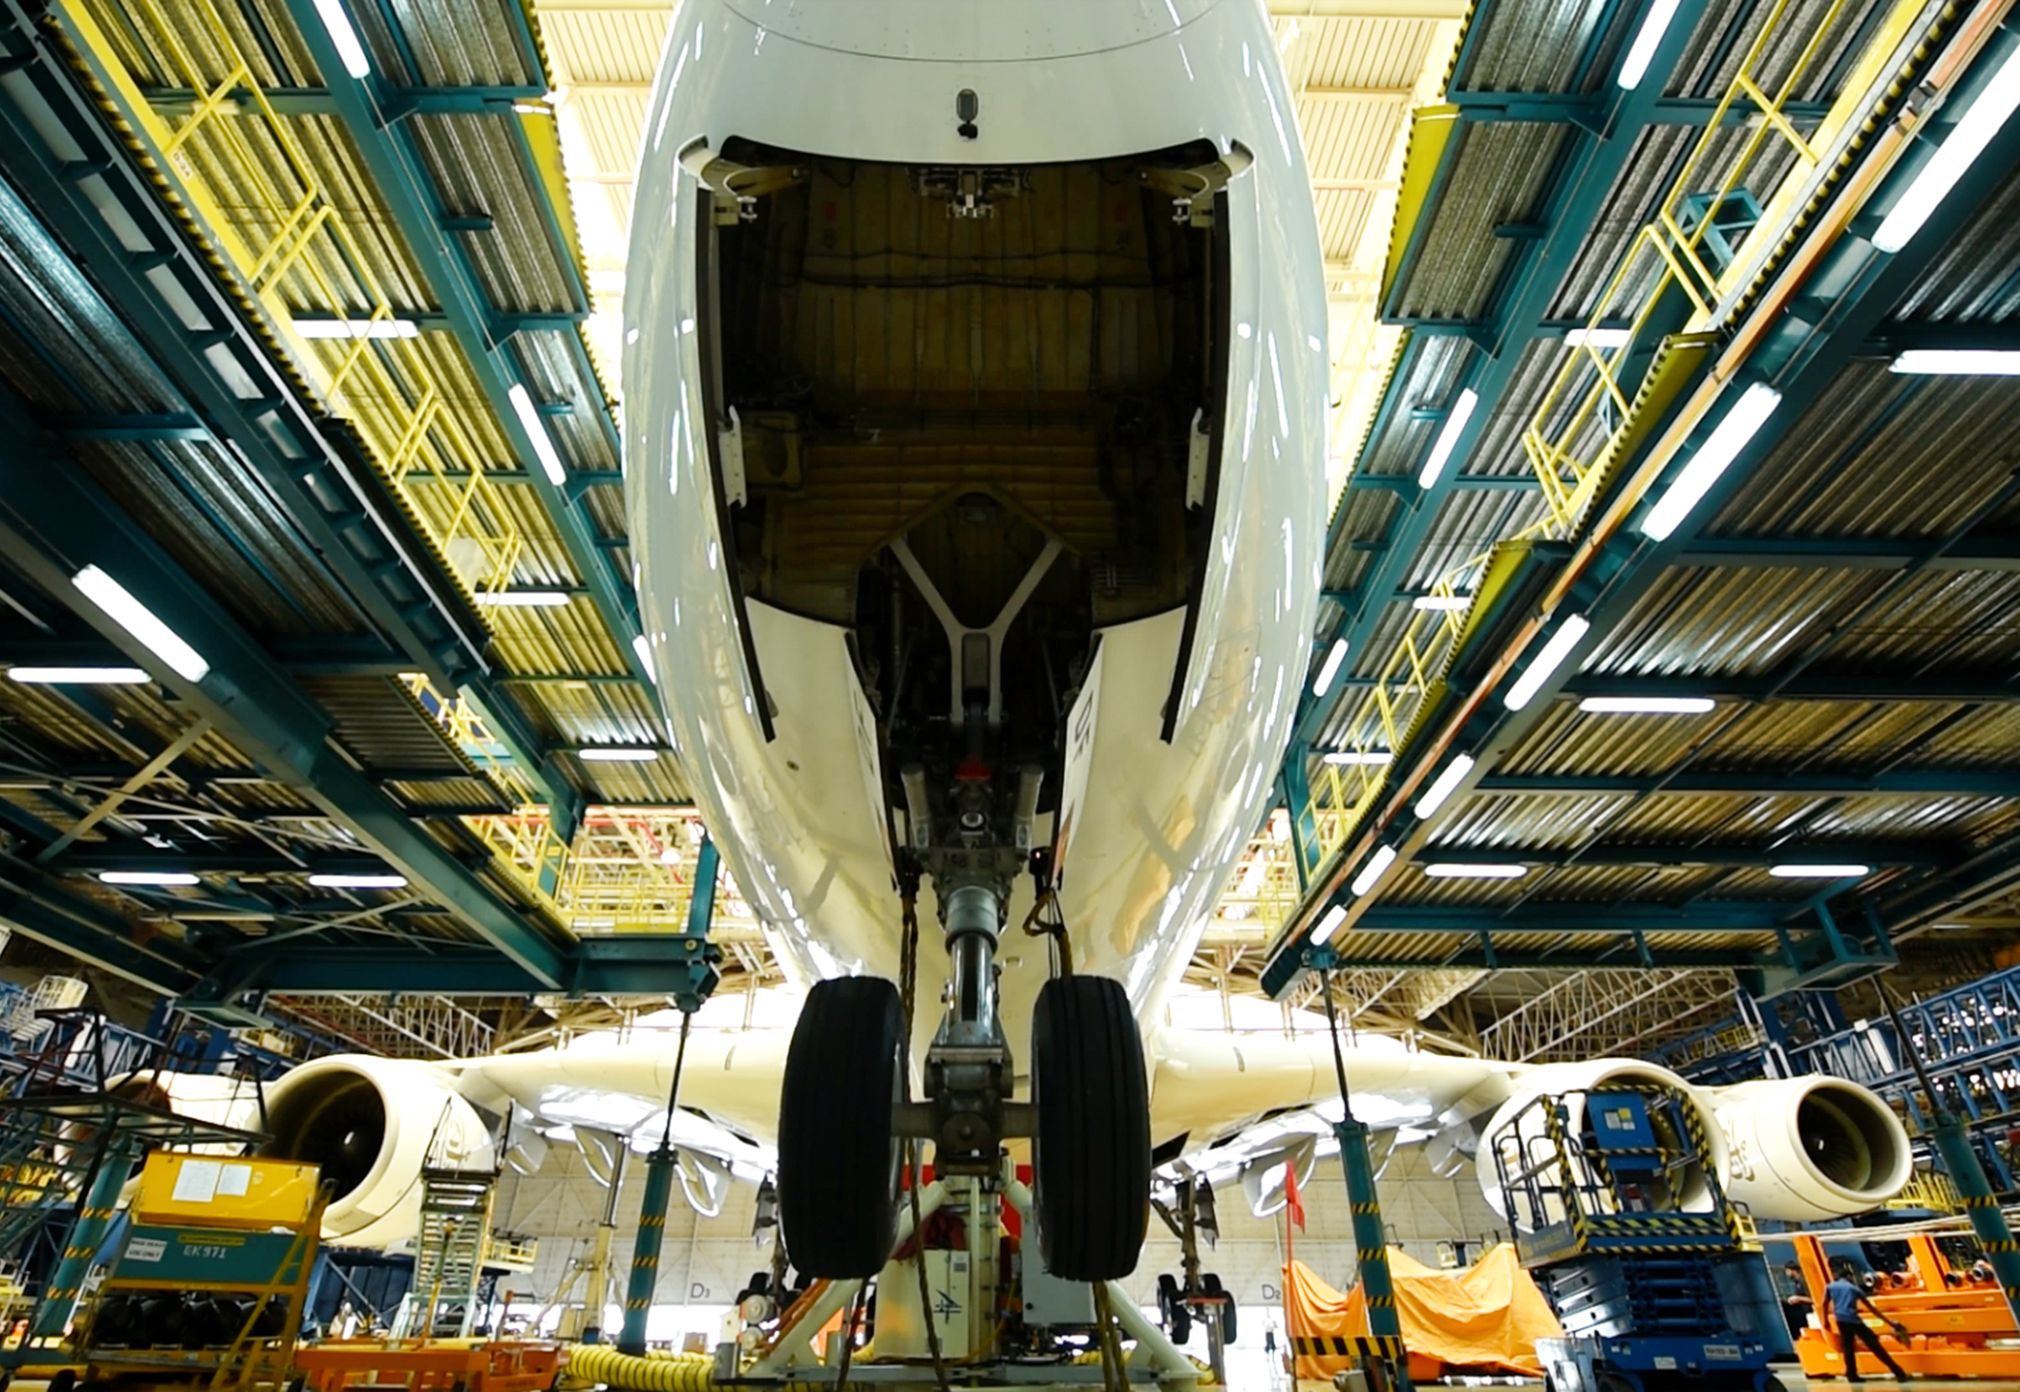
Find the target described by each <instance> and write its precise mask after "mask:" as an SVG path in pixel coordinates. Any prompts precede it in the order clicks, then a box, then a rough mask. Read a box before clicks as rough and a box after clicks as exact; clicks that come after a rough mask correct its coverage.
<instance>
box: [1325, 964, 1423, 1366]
mask: <svg viewBox="0 0 2020 1392" xmlns="http://www.w3.org/2000/svg"><path fill="white" fill-rule="evenodd" d="M1319 980H1320V984H1321V985H1322V986H1323V988H1324V989H1323V990H1322V991H1321V992H1320V994H1321V995H1323V996H1324V997H1325V1000H1326V1028H1327V1030H1328V1031H1329V1032H1330V1033H1331V1034H1332V1038H1333V1073H1334V1075H1335V1076H1336V1077H1337V1078H1338V1080H1339V1085H1340V1108H1341V1111H1340V1120H1339V1122H1338V1123H1337V1124H1336V1125H1335V1126H1334V1127H1333V1135H1334V1137H1335V1138H1337V1139H1338V1141H1339V1143H1340V1168H1341V1169H1343V1170H1345V1171H1346V1177H1347V1205H1348V1207H1349V1208H1351V1209H1352V1210H1353V1221H1354V1255H1355V1257H1356V1259H1357V1264H1358V1265H1359V1267H1360V1272H1361V1287H1362V1290H1363V1291H1364V1293H1365V1294H1366V1295H1367V1298H1368V1333H1369V1334H1370V1335H1371V1336H1372V1337H1373V1339H1374V1342H1375V1347H1376V1348H1378V1349H1380V1350H1381V1351H1382V1358H1383V1361H1384V1362H1386V1363H1387V1364H1388V1367H1389V1380H1388V1385H1389V1386H1391V1387H1394V1388H1398V1389H1400V1392H1411V1389H1412V1386H1413V1384H1412V1383H1411V1382H1410V1359H1409V1355H1408V1354H1407V1353H1406V1352H1405V1351H1404V1349H1403V1329H1402V1325H1401V1323H1400V1322H1399V1321H1398V1319H1397V1317H1396V1287H1395V1282H1394V1281H1393V1280H1392V1279H1391V1278H1390V1275H1389V1238H1388V1233H1387V1231H1386V1230H1385V1229H1384V1227H1383V1225H1382V1199H1381V1195H1380V1194H1379V1193H1377V1192H1376V1189H1375V1167H1374V1164H1373V1162H1372V1161H1371V1160H1370V1159H1369V1158H1368V1128H1367V1127H1365V1126H1363V1125H1361V1123H1360V1122H1358V1121H1356V1120H1354V1106H1353V1102H1352V1100H1351V1099H1350V1098H1349V1097H1348V1095H1347V1059H1346V1055H1345V1054H1344V1053H1342V1052H1341V1050H1340V1022H1339V1019H1338V1016H1337V1014H1336V1013H1335V1011H1334V1007H1333V973H1332V971H1331V969H1330V968H1328V969H1327V970H1325V971H1323V972H1321V973H1320V977H1319Z"/></svg>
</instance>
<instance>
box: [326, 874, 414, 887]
mask: <svg viewBox="0 0 2020 1392" xmlns="http://www.w3.org/2000/svg"><path fill="white" fill-rule="evenodd" d="M309 883H310V884H312V885H314V886H315V887H316V888H317V889H405V888H406V887H407V877H406V876H405V875H311V876H309Z"/></svg>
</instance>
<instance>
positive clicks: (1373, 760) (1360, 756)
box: [1319, 749, 1396, 768]
mask: <svg viewBox="0 0 2020 1392" xmlns="http://www.w3.org/2000/svg"><path fill="white" fill-rule="evenodd" d="M1395 757H1396V756H1395V755H1393V754H1391V753H1390V752H1389V751H1388V750H1386V749H1335V750H1333V751H1332V752H1331V753H1330V754H1321V755H1319V762H1321V763H1326V764H1341V765H1346V764H1357V765H1359V766H1361V767H1363V768H1384V767H1386V766H1387V765H1388V764H1389V762H1390V761H1391V760H1393V759H1394V758H1395Z"/></svg>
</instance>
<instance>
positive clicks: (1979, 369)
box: [1893, 348, 2020, 377]
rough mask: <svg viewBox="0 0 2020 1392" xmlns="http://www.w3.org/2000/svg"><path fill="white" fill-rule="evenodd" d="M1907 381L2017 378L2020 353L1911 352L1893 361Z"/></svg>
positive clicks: (2008, 350)
mask: <svg viewBox="0 0 2020 1392" xmlns="http://www.w3.org/2000/svg"><path fill="white" fill-rule="evenodd" d="M1893 371H1895V372H1899V373H1903V374H1905V375H1907V376H1910V377H2020V350H2015V349H2012V348H1910V349H1908V350H1906V351H1905V352H1903V353H1901V354H1900V355H1899V356H1897V357H1896V358H1895V359H1894V361H1893Z"/></svg>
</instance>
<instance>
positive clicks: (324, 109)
mask: <svg viewBox="0 0 2020 1392" xmlns="http://www.w3.org/2000/svg"><path fill="white" fill-rule="evenodd" d="M241 90H243V89H241ZM262 91H263V94H264V95H265V97H266V99H267V103H268V104H269V105H270V106H272V107H273V109H274V112H275V114H276V115H280V116H339V115H342V114H343V113H342V110H341V108H340V107H339V106H338V103H337V100H336V98H335V97H333V96H332V95H331V94H330V91H329V89H328V88H326V87H267V88H263V89H262ZM140 94H141V95H142V96H143V97H145V98H147V104H148V105H149V106H152V107H154V108H155V109H157V110H159V111H162V112H165V113H167V114H170V115H180V114H187V113H188V111H189V110H190V109H191V108H193V107H194V106H195V105H196V103H197V101H198V100H199V99H201V98H202V97H205V96H207V95H209V94H208V93H200V92H196V91H193V90H191V89H190V88H188V87H143V88H141V89H140ZM384 94H385V110H386V112H387V114H388V116H389V118H390V119H392V120H395V121H397V120H399V119H401V118H402V117H405V116H486V115H496V114H498V113H500V112H509V111H511V109H512V104H513V103H514V102H543V103H544V102H545V100H546V97H547V89H546V87H545V86H543V85H540V84H537V83H536V84H520V85H517V86H514V85H511V84H503V85H498V86H471V87H403V86H399V85H397V84H393V83H388V84H386V85H385V89H384ZM243 100H245V101H246V102H248V103H250V102H251V100H252V94H251V93H250V92H243Z"/></svg>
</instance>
